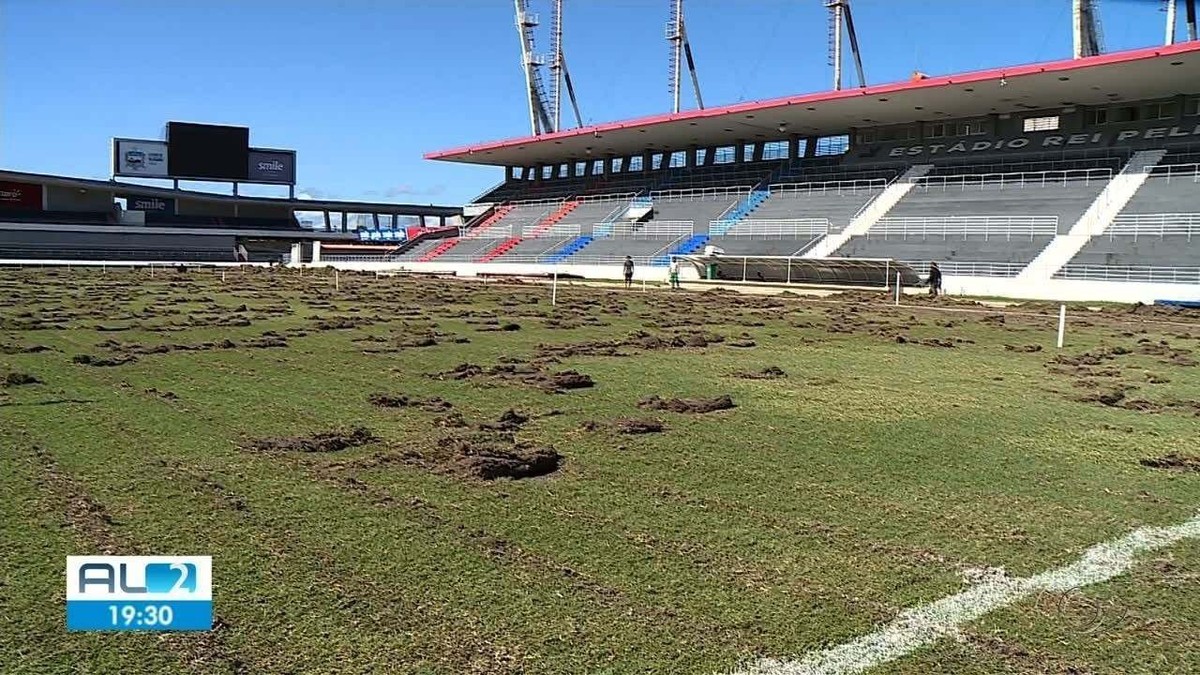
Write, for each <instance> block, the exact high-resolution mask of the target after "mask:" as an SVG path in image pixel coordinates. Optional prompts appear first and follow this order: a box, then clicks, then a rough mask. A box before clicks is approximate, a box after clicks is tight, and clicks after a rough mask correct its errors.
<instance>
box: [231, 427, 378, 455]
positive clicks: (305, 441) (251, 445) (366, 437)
mask: <svg viewBox="0 0 1200 675" xmlns="http://www.w3.org/2000/svg"><path fill="white" fill-rule="evenodd" d="M378 440H379V439H378V438H377V437H376V436H375V435H374V434H372V433H371V432H370V430H368V429H366V428H365V427H352V428H350V429H347V430H338V431H325V432H321V433H316V434H312V435H310V436H282V437H268V438H259V439H254V440H251V441H248V442H247V443H245V444H243V445H242V446H241V447H242V449H243V450H248V451H251V452H263V453H277V452H338V451H339V450H345V449H346V448H355V447H358V446H360V445H366V444H368V443H373V442H375V441H378Z"/></svg>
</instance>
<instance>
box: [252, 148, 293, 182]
mask: <svg viewBox="0 0 1200 675" xmlns="http://www.w3.org/2000/svg"><path fill="white" fill-rule="evenodd" d="M246 177H247V179H248V180H249V181H251V182H254V183H281V184H283V185H295V183H296V153H295V151H293V150H266V149H262V148H251V149H250V166H249V168H248V170H247V171H246Z"/></svg>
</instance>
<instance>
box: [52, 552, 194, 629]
mask: <svg viewBox="0 0 1200 675" xmlns="http://www.w3.org/2000/svg"><path fill="white" fill-rule="evenodd" d="M211 629H212V557H210V556H159V555H146V556H141V555H126V556H121V555H82V556H76V555H72V556H67V630H69V631H110V630H115V631H127V630H141V631H163V630H211Z"/></svg>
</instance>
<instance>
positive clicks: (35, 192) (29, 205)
mask: <svg viewBox="0 0 1200 675" xmlns="http://www.w3.org/2000/svg"><path fill="white" fill-rule="evenodd" d="M0 206H10V207H14V208H19V209H41V208H42V186H41V185H34V184H32V183H13V182H10V181H0Z"/></svg>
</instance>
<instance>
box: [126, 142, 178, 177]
mask: <svg viewBox="0 0 1200 675" xmlns="http://www.w3.org/2000/svg"><path fill="white" fill-rule="evenodd" d="M113 175H114V176H135V177H141V178H166V177H167V175H168V174H167V144H166V143H164V142H162V141H142V140H137V139H132V138H114V139H113Z"/></svg>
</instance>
